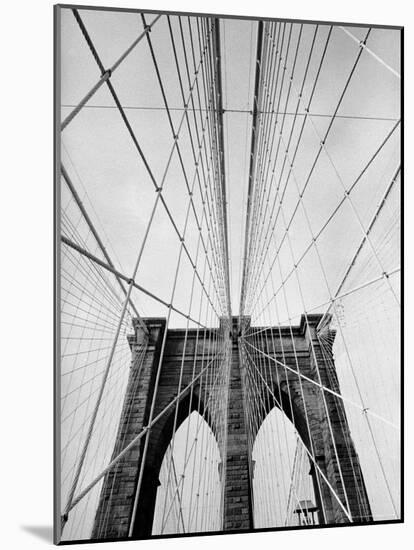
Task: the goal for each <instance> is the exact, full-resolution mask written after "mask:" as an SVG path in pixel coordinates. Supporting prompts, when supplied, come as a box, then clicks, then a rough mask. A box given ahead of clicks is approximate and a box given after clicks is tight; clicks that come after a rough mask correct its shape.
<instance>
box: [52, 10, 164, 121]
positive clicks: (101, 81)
mask: <svg viewBox="0 0 414 550" xmlns="http://www.w3.org/2000/svg"><path fill="white" fill-rule="evenodd" d="M72 11H73V14H74V15H75V17H76V19H78V18H79V19H80V16H79V13H78V10H76V9H73V10H72ZM160 17H161V14H159V15H157V16H156V17H155V18H154V19H153V20H152V21H151V23H150V24H149V25H148V26H147V27H146V28H145V29H144V32H143V33H141V34H140V35H139V36H138V38H136V39H135V40H134V42H133V43H132V44H131V45H130V46H129V47H128V48H127V50H125V52H124V53H123V54H122V55H121V57H120V58H119V59H118V60H117V61H116V62H115V63H114V64H113V65H112V67H111V68H110V69H106V70H105V69H104V67H103V65H102V64H100V63H98V64H99V66H100V67H99V68H100V69H101V73H102V76H101V78H100V79H99V80H98V82H97V83H96V84H95V85H94V86H93V87H92V88H91V90H90V91H89V92H88V93H87V94H86V95H85V97H84V98H83V99H82V100H81V101H80V102H79V103H78V105H76V107H75V108H74V109H73V111H71V112H70V113H69V115H68V116H67V117H66V118H65V120H64V121H63V122H62V124H61V127H60V129H61V130H64V129H65V128H66V126H68V124H69V123H70V122H71V121H72V120H73V119H74V118H75V116H76V115H77V114H78V113H79V112H80V111H81V109H82V108H83V107H84V106H85V105H86V103H87V102H88V101H89V100H90V99H91V97H93V96H94V95H95V93H96V92H97V91H98V90H99V88H100V87H101V86H102V84H104V82H108V81H109V79H110V78H111V76H112V75H113V73H114V72H115V71H116V69H117V68H118V67H119V65H120V64H121V63H122V62H123V61H124V59H125V58H126V57H127V56H128V55H129V54H130V53H131V52H132V50H133V49H134V48H135V46H136V45H137V44H138V43H139V42H140V41H141V40H142V39H143V38H144V36H145V35H146V34H148V33H149V32H150V31H151V28H152V27H153V25H155V23H156V22H157V21H158V20H159V19H160ZM83 28H84V27H82V26H81V29H83ZM82 32H83V31H82ZM84 36H85V38H86V40H87V42H88V44H89V42H90V38H89V36H88V34H87V33H86V34H85V33H84Z"/></svg>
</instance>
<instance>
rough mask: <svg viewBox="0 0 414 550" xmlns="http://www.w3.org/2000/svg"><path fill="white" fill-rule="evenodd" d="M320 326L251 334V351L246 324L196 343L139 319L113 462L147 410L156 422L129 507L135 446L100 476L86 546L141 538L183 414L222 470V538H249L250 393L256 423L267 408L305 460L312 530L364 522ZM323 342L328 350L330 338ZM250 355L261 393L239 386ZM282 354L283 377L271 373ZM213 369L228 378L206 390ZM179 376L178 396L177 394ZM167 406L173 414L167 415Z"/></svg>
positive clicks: (224, 327) (188, 335) (364, 503)
mask: <svg viewBox="0 0 414 550" xmlns="http://www.w3.org/2000/svg"><path fill="white" fill-rule="evenodd" d="M320 321H321V315H307V316H305V315H302V317H301V322H300V324H299V325H298V326H293V327H271V328H260V327H254V332H255V333H257V334H259V335H260V337H259V338H256V339H255V341H254V343H252V340H251V338H250V337H249V333H251V332H252V327H250V318H248V317H244V318H242V320H241V321H240V318H239V317H233V318H232V320H231V322H229V320H228V319H221V323H220V327H219V328H216V329H213V328H212V329H208V330H210V331H213V332H214V331H215V332H216V333H217V336H218V337H219V338H217V339H216V340H215V339H214V338H213V339H212V338H201V337H200V331H199V330H196V329H190V330H187V331H186V330H181V329H167V328H166V321H165V319H164V318H147V319H145V323H146V326H147V328H148V335H145V334H144V332H143V331H142V329H141V328H140V326H139V325H138V323H137V324H136V326H135V333H134V334H133V335H132V336H130V338H129V343H130V347H131V352H132V362H131V370H130V377H129V382H128V387H127V392H126V395H125V399H124V405H123V412H122V415H121V420H120V424H119V429H118V435H117V441H116V444H115V448H114V451H113V456H116V455H117V454H119V452H120V451H121V450H122V449H123V448H124V447H126V446H127V445H128V444H129V443H130V442H131V440H132V439H133V438H134V436H136V434H138V433H140V432H141V431H142V429H143V428H144V427H146V426H148V422H149V419H150V409H151V404H152V402H153V401H154V406H155V408H154V411H153V416H152V419H155V420H156V422H153V423H151V425H150V429H149V430H148V431H147V433H146V436H145V437H147V438H148V443H147V449H146V453H145V456H146V459H145V464H144V466H143V473H142V475H141V477H142V480H141V482H140V491H139V497H138V498H136V493H137V485H138V479H139V473H140V470H141V460H142V456H143V453H144V446H145V437H143V438H142V439H141V440H140V441H139V443H137V445H135V447H133V448H132V449H131V450H129V452H128V453H127V454H126V455H124V457H123V458H122V459H121V460H120V462H119V463H118V464H117V466H116V467H115V468H113V469H112V470H110V471H109V472H108V473H107V475H106V477H105V479H104V482H103V486H102V491H101V495H100V500H99V505H98V509H97V513H96V517H95V523H94V528H93V533H92V538H94V539H105V538H110V539H114V538H125V537H127V536H128V534H130V535H131V534H132V537H133V538H148V537H150V536H151V532H152V526H153V519H154V510H155V503H156V496H157V489H158V486H159V484H160V482H159V472H160V468H161V464H162V460H163V457H164V454H165V452H166V450H167V447H168V444H169V442H170V440H171V438H172V436H173V430H174V426H175V429H177V428H178V427H179V426H180V424H181V423H182V422H183V421H184V420H185V419H186V418H187V417H188V416H189V414H190V413H191V412H192V411H198V412H199V413H200V414H201V416H202V417H203V418H204V419H205V421H206V422H207V423H208V425H209V426H210V428H211V430H212V432H213V433H214V434H215V436H216V440H217V443H218V447H219V450H220V454H221V458H222V461H223V463H224V465H225V471H224V475H223V479H224V483H225V486H224V501H223V530H224V531H240V530H252V529H254V521H253V510H254V502H253V498H252V493H253V491H252V479H253V475H254V472H253V468H252V458H251V453H250V451H249V443H248V442H249V438H250V440H253V441H254V438H255V436H256V434H257V431H258V429H259V427H260V426H259V427H257V429H256V431H254V432H253V433H251V432H250V433H248V422H247V418H248V415H249V402H250V399H251V397H252V395H251V392H256V395H255V398H256V399H259V400H260V402H261V403H262V407H261V409H260V410H261V421H262V422H263V421H264V420H265V418H266V416H267V415H268V414H269V412H270V411H271V410H272V409H273V406H274V403H275V400H276V402H277V403H278V406H279V408H280V409H281V410H282V411H283V412H284V413H285V414H286V415H287V417H288V418H289V419H290V420H291V421H292V422H293V423H294V425H295V427H296V430H297V432H298V434H299V435H300V437H301V439H302V441H303V442H304V444H305V446H306V448H307V450H308V454H309V456H310V458H311V460H310V464H311V470H310V474H311V476H312V480H313V486H314V492H315V498H316V506H317V508H318V519H319V523H321V524H322V523H347V522H349V521H350V519H349V516H348V515H347V514H346V513H345V512H344V507H345V508H347V510H348V512H349V515H350V517H351V518H352V521H353V522H357V523H359V522H367V521H372V515H371V509H370V505H369V500H368V496H367V492H366V488H365V484H364V480H363V475H362V471H361V467H360V464H359V459H358V455H357V453H356V450H355V446H354V444H353V441H352V438H351V434H350V429H349V426H348V422H347V417H346V413H345V409H344V406H343V400H342V399H341V398H340V387H339V383H338V378H337V376H336V371H335V366H334V362H333V356H332V350H331V351H330V353H328V354H327V350H326V346H324V349H322V347H321V343H320V341H319V337H318V330H317V327H318V324H319V323H320ZM292 336H293V338H294V344H292ZM331 336H332V337H331V340H330V341H331V342H333V339H334V336H335V334H334V333H333V331H331ZM206 342H207V346H209V349H206V347H205V346H206ZM211 342H220V344H217V345H218V346H221V347H219V348H217V349H212V343H211ZM252 348H260V352H261V354H262V357H263V358H264V360H265V365H264V368H262V370H261V372H262V376H263V382H264V383H263V384H262V386H261V388H262V389H261V390H258V389H257V388H255V387H254V385H252V384H249V383H248V371H247V366H248V361H250V360H251V353H252ZM142 349H145V353H144V354H143V353H142ZM183 349H184V350H185V352H184V362H183V361H182V357H183ZM161 350H162V352H161ZM282 351H283V358H284V363H283V364H284V368H278V367H277V365H278V364H279V363H281V361H280V358H281V353H282ZM217 355H218V358H217ZM160 357H162V361H161V362H160ZM215 361H228V369H229V372H228V378H227V379H223V380H222V381H221V383H220V384H213V382H212V379H213V374H212V372H213V370H214V364H215ZM159 366H160V369H161V370H160V375H159V377H158V381H157V371H158V367H159ZM276 371H278V372H277V373H276ZM297 371H299V373H300V375H299V374H298V372H297ZM180 373H181V378H182V380H181V382H180V388H182V390H181V391H179V392H177V380H178V378H179V377H180ZM156 385H158V387H157V391H156V393H155V398H154V390H155V387H156ZM321 386H323V388H324V389H322V387H321ZM201 388H202V390H201ZM263 388H264V389H263ZM327 390H331V391H327ZM223 392H226V393H227V400H224V401H223V402H226V403H227V411H225V412H226V414H218V413H217V410H220V409H218V408H217V407H213V406H212V403H214V402H217V400H220V399H222V398H223ZM258 393H259V394H260V395H258ZM177 402H178V406H177V407H175V406H171V407H170V408H168V405H169V404H171V403H172V404H173V405H176V404H177ZM175 411H176V412H175ZM327 411H328V414H329V418H328V415H327ZM221 413H223V411H221ZM175 415H176V416H175ZM223 423H225V425H223ZM332 436H333V437H332ZM335 495H336V497H335ZM134 503H135V508H136V513H134V512H133V510H134ZM341 503H342V505H341ZM344 503H346V506H345V505H344ZM132 518H134V519H132Z"/></svg>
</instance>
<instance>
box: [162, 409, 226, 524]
mask: <svg viewBox="0 0 414 550" xmlns="http://www.w3.org/2000/svg"><path fill="white" fill-rule="evenodd" d="M222 499H223V484H222V458H221V455H220V450H219V446H218V444H217V440H216V437H215V435H214V433H213V430H212V428H211V427H210V425H209V424H208V423H207V422H206V420H205V419H204V418H203V416H201V414H199V413H198V412H197V411H196V410H193V411H192V412H191V414H190V415H189V416H188V417H187V418H186V419H185V420H184V421H183V422H182V423H181V425H180V426H179V428H178V429H177V430H176V432H175V434H174V435H173V437H172V439H171V440H170V442H169V444H168V446H167V449H166V451H165V453H164V457H163V460H162V463H161V467H160V472H159V486H158V490H157V496H156V502H155V511H154V521H153V527H152V534H153V535H160V534H170V533H174V534H177V533H196V532H203V531H217V530H220V529H221V528H222Z"/></svg>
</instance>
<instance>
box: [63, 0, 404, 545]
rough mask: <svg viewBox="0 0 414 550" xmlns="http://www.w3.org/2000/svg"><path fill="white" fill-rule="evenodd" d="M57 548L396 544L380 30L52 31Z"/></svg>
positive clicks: (394, 247) (390, 110) (395, 148)
mask: <svg viewBox="0 0 414 550" xmlns="http://www.w3.org/2000/svg"><path fill="white" fill-rule="evenodd" d="M55 15H56V29H57V36H58V48H59V61H60V69H59V79H60V80H59V82H60V87H59V92H58V94H57V95H58V100H57V112H58V126H59V128H58V129H59V135H60V138H59V140H58V149H59V151H58V155H57V156H58V163H57V183H58V185H57V190H56V200H57V208H58V211H59V212H60V214H59V220H58V227H57V237H58V238H57V263H58V266H57V267H58V269H57V278H58V296H57V298H58V300H57V312H56V315H57V319H58V326H59V336H58V340H57V345H56V348H57V350H56V351H57V359H58V364H59V365H60V368H59V376H58V377H57V387H56V393H57V398H58V403H59V410H60V414H59V418H58V421H57V426H58V435H57V437H56V440H57V445H58V449H57V454H58V470H59V475H58V482H57V491H58V497H59V498H58V500H59V502H60V509H59V510H58V517H57V518H56V522H57V523H58V525H59V530H60V531H61V539H60V540H62V542H65V541H77V540H90V539H91V540H115V539H128V538H132V539H143V538H150V537H156V536H163V535H169V536H171V535H184V534H189V533H193V534H194V533H198V534H202V533H206V532H210V533H211V532H239V531H253V530H256V529H257V530H260V529H276V528H278V529H279V528H287V527H291V526H297V527H298V528H299V527H303V526H305V527H309V526H315V525H316V526H323V525H329V524H338V525H344V524H352V523H357V524H361V523H364V524H365V523H373V522H381V521H398V520H399V519H400V517H401V491H400V488H401V471H400V462H401V457H400V445H401V442H400V436H401V433H400V420H401V419H400V412H401V387H400V374H401V367H400V353H401V352H400V315H401V314H400V246H401V245H400V208H401V205H400V193H401V191H400V178H401V173H400V170H401V166H400V162H401V158H400V157H401V153H400V130H401V128H400V86H401V76H400V48H401V36H400V30H399V29H398V28H395V27H394V28H392V27H376V26H373V27H369V26H364V25H358V26H350V25H343V24H328V23H313V22H299V21H283V20H254V19H247V18H245V19H240V18H239V19H238V18H235V19H230V18H225V17H217V16H207V15H205V16H204V15H200V14H199V15H185V14H172V13H171V14H168V13H151V12H148V13H140V12H131V11H126V10H125V11H122V10H120V11H111V10H106V11H104V10H94V9H88V8H78V9H75V8H73V7H64V6H63V7H58V8H56V13H55Z"/></svg>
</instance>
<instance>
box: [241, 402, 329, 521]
mask: <svg viewBox="0 0 414 550" xmlns="http://www.w3.org/2000/svg"><path fill="white" fill-rule="evenodd" d="M252 470H253V483H252V492H253V515H254V526H255V528H266V527H275V526H276V527H286V526H291V525H312V524H317V523H319V519H318V506H317V499H316V496H315V490H314V479H313V476H312V472H313V468H312V465H311V463H310V461H309V458H308V454H307V452H306V448H305V445H304V443H303V442H302V440H301V438H300V437H299V435H298V433H297V431H296V430H295V427H294V425H293V424H292V422H291V421H290V419H289V418H288V417H287V415H286V414H285V413H284V412H283V411H281V409H280V408H278V407H273V408H272V409H271V410H270V412H269V413H268V414H267V416H266V418H265V419H264V421H263V422H262V424H261V426H260V428H259V430H258V432H257V434H256V437H255V440H254V444H253V449H252Z"/></svg>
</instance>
